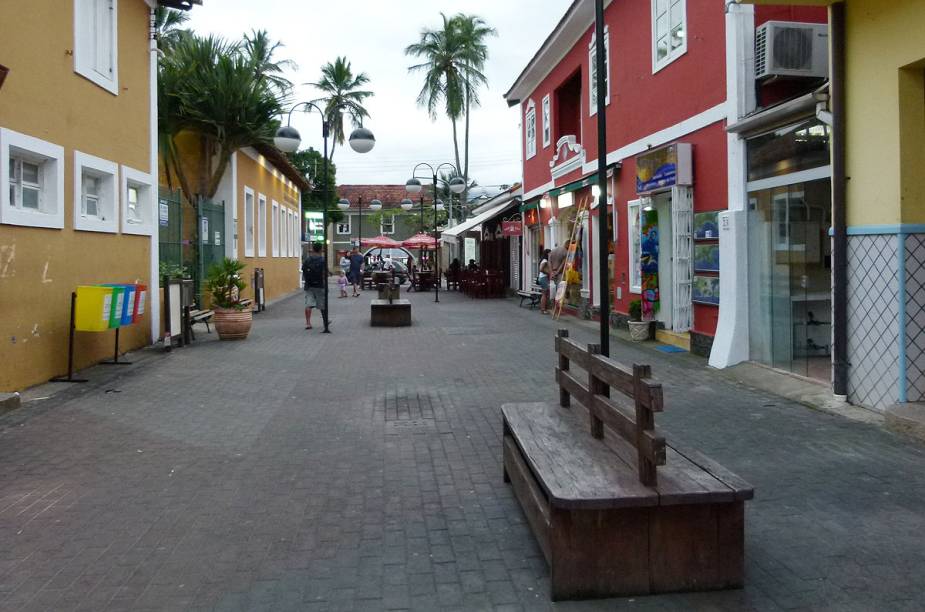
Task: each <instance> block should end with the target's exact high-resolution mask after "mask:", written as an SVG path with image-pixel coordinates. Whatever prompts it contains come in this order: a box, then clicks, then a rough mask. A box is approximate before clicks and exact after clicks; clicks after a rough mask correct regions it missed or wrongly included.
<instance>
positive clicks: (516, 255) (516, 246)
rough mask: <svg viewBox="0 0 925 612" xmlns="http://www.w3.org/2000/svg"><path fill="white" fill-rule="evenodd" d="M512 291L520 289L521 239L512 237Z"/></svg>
mask: <svg viewBox="0 0 925 612" xmlns="http://www.w3.org/2000/svg"><path fill="white" fill-rule="evenodd" d="M508 242H510V243H511V276H510V278H511V289H520V238H519V237H516V236H511V238H510V240H509V241H508Z"/></svg>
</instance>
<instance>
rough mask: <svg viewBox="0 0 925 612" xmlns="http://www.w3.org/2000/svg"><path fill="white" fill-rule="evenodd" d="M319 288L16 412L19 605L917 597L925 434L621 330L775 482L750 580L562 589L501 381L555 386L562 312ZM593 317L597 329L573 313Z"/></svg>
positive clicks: (373, 605)
mask: <svg viewBox="0 0 925 612" xmlns="http://www.w3.org/2000/svg"><path fill="white" fill-rule="evenodd" d="M369 295H370V294H369V293H366V294H365V295H364V296H363V297H362V298H360V299H346V300H340V299H332V306H333V317H334V319H335V322H334V325H333V329H334V333H333V334H332V335H329V336H324V335H321V334H320V333H319V332H318V329H317V328H316V329H315V330H314V331H311V332H307V331H304V330H303V329H302V323H301V321H300V318H301V297H299V296H296V297H294V298H290V299H287V300H285V301H283V302H280V303H278V304H275V305H273V306H271V307H270V309H269V310H268V311H267V312H265V313H262V314H259V315H257V317H256V320H255V322H254V328H253V331H252V333H251V337H250V338H249V339H248V340H247V341H245V342H242V343H220V342H217V341H215V340H214V334H213V335H212V336H206V334H201V336H200V337H201V338H202V337H204V336H205V338H204V339H202V340H201V341H200V342H197V343H196V344H195V345H194V346H193V347H190V348H186V349H182V350H175V351H173V352H172V353H170V354H166V355H165V354H162V353H160V352H158V351H155V350H148V351H143V352H141V354H138V355H136V356H135V358H137V359H140V361H139V362H137V363H136V365H134V366H131V367H129V368H125V369H124V370H121V371H119V372H113V371H112V370H103V369H102V368H100V367H97V368H95V369H93V370H91V371H90V372H88V374H89V376H90V378H91V379H93V381H94V382H91V383H89V384H88V385H86V386H84V387H82V388H72V389H68V390H66V391H64V392H62V393H60V394H58V395H57V396H55V397H53V398H51V399H47V400H44V401H36V402H31V403H29V404H27V405H26V406H25V407H24V408H22V409H20V410H19V411H16V412H14V413H10V414H8V415H6V416H3V417H0V608H2V609H3V610H15V609H20V608H22V609H29V610H68V609H79V610H120V609H132V610H155V609H157V610H160V609H169V610H181V609H196V610H199V609H202V610H207V609H216V610H263V609H266V610H380V609H405V608H409V609H415V610H450V609H460V610H491V609H494V610H546V609H562V610H598V609H600V610H612V609H618V608H619V609H627V610H669V609H671V610H674V609H678V610H686V609H703V610H747V609H758V610H779V609H801V608H802V609H816V610H822V609H831V610H884V609H888V610H903V609H908V610H913V609H915V610H920V609H922V608H923V605H925V602H923V599H925V596H923V592H925V575H923V571H922V570H923V568H925V520H923V517H925V512H923V503H925V453H923V448H922V447H921V446H918V445H917V444H915V443H913V442H910V441H907V440H904V439H901V438H898V437H895V436H893V435H891V434H888V433H885V432H884V431H882V430H880V429H878V428H876V427H874V426H871V425H866V424H861V423H855V422H851V421H847V420H844V419H841V418H839V417H835V416H831V415H827V414H823V413H820V412H816V411H813V410H810V409H808V408H805V407H803V406H800V405H797V404H794V403H792V402H788V401H786V400H782V399H780V398H778V397H775V396H773V395H769V394H767V393H764V392H759V391H755V390H753V389H750V388H747V387H745V386H741V385H736V384H735V383H733V382H730V381H729V380H728V379H727V378H726V377H724V376H720V375H717V374H715V373H711V372H710V371H709V370H707V369H705V368H704V363H703V361H702V360H700V359H698V358H696V357H692V356H690V355H687V354H671V355H668V354H663V353H659V352H656V351H654V350H652V349H651V348H645V347H643V348H640V347H638V346H631V345H629V344H626V343H623V342H619V341H618V342H615V344H614V349H613V354H614V356H615V357H617V358H619V359H621V360H624V361H627V362H630V361H637V362H648V363H651V364H652V367H653V371H654V373H655V375H656V377H657V378H660V379H661V380H662V381H664V383H665V393H666V405H667V411H666V412H665V413H664V414H662V415H659V422H660V423H661V424H662V425H663V426H664V428H665V429H666V430H667V431H668V432H669V435H670V436H671V437H672V438H674V439H679V440H680V441H681V442H683V443H684V444H686V445H691V446H696V447H699V448H700V449H701V450H702V451H703V452H704V453H705V454H708V455H710V456H712V457H713V458H714V459H716V460H718V461H720V462H721V463H723V464H725V465H726V466H727V467H729V468H730V469H733V470H734V471H736V472H738V473H739V474H740V475H742V476H743V477H744V478H746V479H747V480H749V481H750V482H751V483H752V484H753V485H754V486H755V487H756V492H757V495H756V498H755V500H754V501H752V502H750V503H749V504H748V511H747V523H746V528H747V542H746V545H747V549H746V555H747V578H746V580H747V586H746V588H745V589H744V590H741V591H727V592H720V593H701V594H687V595H670V596H658V597H637V598H633V599H623V600H611V601H595V602H579V603H563V604H556V605H553V604H551V603H549V601H548V573H547V569H546V566H545V563H544V561H543V558H542V556H541V553H540V551H539V549H538V548H537V545H536V543H535V542H534V540H533V538H532V535H531V534H530V532H529V529H528V528H527V526H526V523H525V521H524V517H523V515H522V513H521V511H520V508H519V507H518V505H517V502H516V500H515V499H514V498H513V496H512V493H511V490H510V488H509V486H508V485H505V484H504V483H503V482H502V479H501V469H500V457H501V450H500V436H501V421H500V414H499V406H500V405H501V403H502V402H507V401H529V400H543V399H547V400H553V399H554V397H555V393H554V382H553V374H552V368H553V364H554V358H553V352H552V337H553V333H554V328H555V327H556V326H557V324H556V323H554V322H552V321H550V320H549V318H548V317H542V316H540V315H539V314H538V313H537V312H536V311H533V312H530V311H528V310H527V309H519V308H517V306H516V303H514V302H511V301H471V300H468V299H466V298H464V297H461V296H458V295H456V294H446V293H443V294H441V303H440V304H439V305H437V304H433V302H432V295H415V294H411V299H412V300H413V303H414V322H415V324H414V326H413V327H411V328H405V329H380V328H377V329H373V328H370V327H369V326H368V322H367V321H368V313H369V309H368V301H369ZM571 325H572V327H573V330H574V331H573V336H574V337H578V338H579V339H582V340H588V341H592V340H593V338H594V335H595V330H594V328H593V327H590V326H588V325H585V324H579V323H576V322H574V321H573V322H572V323H571Z"/></svg>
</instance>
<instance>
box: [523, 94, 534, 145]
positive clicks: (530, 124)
mask: <svg viewBox="0 0 925 612" xmlns="http://www.w3.org/2000/svg"><path fill="white" fill-rule="evenodd" d="M524 125H525V130H526V134H527V159H530V158H531V157H533V156H534V155H536V104H534V102H533V100H530V102H529V103H527V114H526V116H525V117H524Z"/></svg>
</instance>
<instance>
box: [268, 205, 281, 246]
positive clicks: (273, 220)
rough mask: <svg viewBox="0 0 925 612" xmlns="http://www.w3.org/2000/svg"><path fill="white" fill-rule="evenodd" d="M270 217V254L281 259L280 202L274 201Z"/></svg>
mask: <svg viewBox="0 0 925 612" xmlns="http://www.w3.org/2000/svg"><path fill="white" fill-rule="evenodd" d="M271 210H272V211H273V212H272V216H271V217H270V254H271V255H272V256H273V257H279V202H277V201H276V200H273V208H272V209H271Z"/></svg>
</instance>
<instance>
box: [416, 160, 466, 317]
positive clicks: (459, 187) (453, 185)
mask: <svg viewBox="0 0 925 612" xmlns="http://www.w3.org/2000/svg"><path fill="white" fill-rule="evenodd" d="M444 166H445V167H447V168H448V169H450V170H452V171H453V173H454V174H455V176H454V177H453V178H451V179H450V180H446V179H444V178H440V177H439V176H437V174H438V173H439V172H440V168H443V167H444ZM421 167H424V168H427V169H428V170H430V176H427V175H425V176H422V177H419V176H418V168H421ZM422 178H423V179H425V180H426V179H430V180H431V181H432V183H431V184H432V185H433V188H434V277H435V281H436V282H434V287H435V288H436V289H435V293H434V302H440V266H439V265H438V261H439V260H438V259H437V211H438V210H442V208H443V202H441V201H440V199H439V198H438V197H437V186H438V184H439V183H443V184H444V185H446V187H447V188H448V189H449V190H450V193H457V194H458V193H462V192H463V191H465V190H466V181H465V180H463V179H462V178H460V176H459V169H458V168H456V166H454V165H453V164H451V163H449V162H444V163H442V164H438V165H437V167H436V168H435V167H434V166H431V165H430V164H428V163H425V162H421V163H420V164H418V165H416V166H415V167H414V170H412V171H411V178H410V179H408V180H407V181H406V182H405V189H406V190H407V191H408V193H412V194H414V193H420V192H421V190H422V189H423V188H424V186H423V185H422V184H421V180H420V179H422ZM421 233H424V197H423V196H421Z"/></svg>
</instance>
